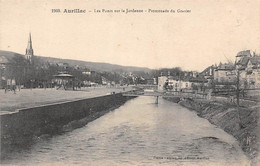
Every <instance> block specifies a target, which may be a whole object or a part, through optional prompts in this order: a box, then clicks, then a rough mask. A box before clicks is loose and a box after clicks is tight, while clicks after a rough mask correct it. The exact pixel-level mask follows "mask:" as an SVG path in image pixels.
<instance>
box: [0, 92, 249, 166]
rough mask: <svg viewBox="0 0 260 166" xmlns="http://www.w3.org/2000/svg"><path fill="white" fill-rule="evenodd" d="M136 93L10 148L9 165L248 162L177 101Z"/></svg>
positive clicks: (226, 139)
mask: <svg viewBox="0 0 260 166" xmlns="http://www.w3.org/2000/svg"><path fill="white" fill-rule="evenodd" d="M154 102H155V98H154V97H137V98H135V99H132V100H129V101H128V102H126V103H125V104H124V105H123V106H121V107H119V108H118V109H115V110H114V111H111V112H109V113H107V114H106V115H104V116H102V117H100V118H98V119H96V120H94V121H92V122H90V123H88V124H87V125H86V126H84V127H82V128H79V129H75V130H73V131H71V132H67V133H64V134H61V135H57V136H52V137H47V138H43V139H41V140H39V141H38V142H37V143H35V144H34V145H33V146H32V147H30V148H27V149H23V150H14V152H13V153H11V154H10V155H9V156H8V158H7V159H6V160H4V161H2V164H11V165H47V164H49V165H77V164H78V165H176V166H182V165H194V166H195V165H196V166H197V165H201V166H204V165H205V166H208V165H219V166H224V165H228V166H230V165H243V166H245V165H247V158H246V156H245V155H244V154H243V152H242V150H241V149H240V147H239V146H238V142H237V141H236V140H235V139H234V137H232V136H231V135H229V134H227V133H225V132H224V131H223V130H221V129H219V128H217V127H216V126H214V125H212V124H210V123H209V122H208V121H207V120H206V119H203V118H200V117H198V116H197V115H196V113H195V112H193V111H190V110H188V109H186V108H184V107H182V106H180V105H178V104H176V103H171V102H169V101H166V100H163V99H161V98H160V99H159V104H158V105H156V104H154Z"/></svg>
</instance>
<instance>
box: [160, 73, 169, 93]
mask: <svg viewBox="0 0 260 166" xmlns="http://www.w3.org/2000/svg"><path fill="white" fill-rule="evenodd" d="M166 82H168V78H167V77H166V76H160V77H158V90H161V91H162V90H164V85H165V83H166Z"/></svg>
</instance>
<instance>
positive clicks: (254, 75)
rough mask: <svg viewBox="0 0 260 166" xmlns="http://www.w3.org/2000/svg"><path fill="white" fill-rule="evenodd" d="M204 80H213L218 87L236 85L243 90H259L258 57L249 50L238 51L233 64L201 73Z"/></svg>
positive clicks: (259, 71)
mask: <svg viewBox="0 0 260 166" xmlns="http://www.w3.org/2000/svg"><path fill="white" fill-rule="evenodd" d="M210 71H211V72H210ZM202 75H203V76H204V78H207V79H208V78H209V80H210V79H212V80H214V82H215V83H216V84H217V85H219V86H224V85H228V84H229V85H236V84H237V82H238V80H239V86H240V88H243V89H258V88H260V56H259V55H257V54H256V53H255V52H252V51H250V50H245V51H240V52H239V53H238V54H237V55H236V60H235V62H234V63H232V62H231V61H230V62H228V63H224V64H222V63H220V64H219V65H218V66H216V65H215V66H213V65H212V66H210V67H209V68H207V69H205V70H204V71H203V72H202Z"/></svg>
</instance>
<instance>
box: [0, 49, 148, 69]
mask: <svg viewBox="0 0 260 166" xmlns="http://www.w3.org/2000/svg"><path fill="white" fill-rule="evenodd" d="M15 56H23V57H24V55H22V54H19V53H15V52H10V51H2V50H0V63H1V59H2V61H9V62H11V61H12V58H13V57H15ZM35 57H36V58H37V59H39V60H40V61H41V62H49V63H68V64H69V65H70V66H79V67H86V68H88V69H90V70H93V71H99V72H101V71H107V72H134V71H144V72H149V71H151V69H149V68H145V67H134V66H121V65H115V64H109V63H99V62H87V61H80V60H71V59H59V58H51V57H42V56H35Z"/></svg>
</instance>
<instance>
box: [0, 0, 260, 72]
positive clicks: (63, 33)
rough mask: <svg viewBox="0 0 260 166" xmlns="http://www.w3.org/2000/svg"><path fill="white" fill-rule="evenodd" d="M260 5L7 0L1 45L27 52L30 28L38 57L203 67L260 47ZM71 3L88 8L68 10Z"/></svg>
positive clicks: (245, 1) (213, 0) (238, 1)
mask: <svg viewBox="0 0 260 166" xmlns="http://www.w3.org/2000/svg"><path fill="white" fill-rule="evenodd" d="M259 6H260V1H259V0H229V1H226V0H209V1H207V2H205V1H203V0H196V1H195V0H194V1H191V0H161V1H155V0H105V1H100V0H95V1H94V0H84V1H83V0H73V1H72V0H68V1H66V2H63V1H61V0H38V1H33V0H23V1H22V0H0V15H1V20H0V50H6V51H13V52H17V53H21V54H25V49H26V46H27V41H28V36H29V33H30V32H31V34H32V42H33V49H34V53H35V55H39V56H45V57H55V58H63V59H76V60H84V61H91V62H106V63H112V64H119V65H124V66H138V67H148V68H151V69H153V68H155V69H157V68H163V67H181V68H182V69H183V70H197V71H202V70H203V69H205V68H206V67H208V66H210V65H213V64H218V63H219V62H220V61H221V62H227V59H229V60H232V61H234V60H235V56H236V54H237V53H238V52H239V51H242V50H248V49H250V50H252V51H256V52H257V53H259V52H260V21H259V20H260V8H259ZM52 9H60V10H61V13H52V12H51V11H52ZM64 9H82V10H86V13H62V12H63V10H64ZM94 9H96V10H98V9H99V10H102V9H111V10H117V9H118V10H121V9H139V10H144V11H145V10H148V9H156V10H158V9H168V10H171V9H173V10H175V13H148V12H144V13H128V14H126V13H123V12H120V13H102V12H101V13H95V12H94ZM177 9H182V10H184V9H187V10H191V12H190V13H177ZM89 11H91V12H89Z"/></svg>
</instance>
